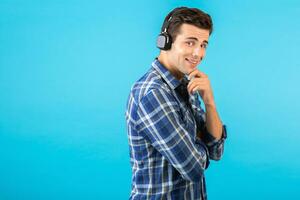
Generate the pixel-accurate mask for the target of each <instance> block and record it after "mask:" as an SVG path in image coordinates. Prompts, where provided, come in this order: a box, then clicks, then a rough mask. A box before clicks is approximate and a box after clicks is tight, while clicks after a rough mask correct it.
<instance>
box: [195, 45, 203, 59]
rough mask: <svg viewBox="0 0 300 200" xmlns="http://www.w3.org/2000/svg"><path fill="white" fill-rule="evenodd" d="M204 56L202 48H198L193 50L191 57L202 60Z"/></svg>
mask: <svg viewBox="0 0 300 200" xmlns="http://www.w3.org/2000/svg"><path fill="white" fill-rule="evenodd" d="M204 55H205V49H204V48H202V47H201V46H198V47H197V48H195V49H194V51H193V55H192V56H193V58H194V59H199V60H202V59H203V57H204Z"/></svg>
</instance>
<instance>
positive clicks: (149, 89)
mask: <svg viewBox="0 0 300 200" xmlns="http://www.w3.org/2000/svg"><path fill="white" fill-rule="evenodd" d="M168 93H169V94H170V93H171V89H170V88H169V86H168V85H167V84H166V83H165V82H164V81H163V79H162V77H161V76H160V75H159V73H158V72H157V71H155V70H154V69H153V68H151V69H150V70H149V71H148V72H147V73H146V74H144V75H143V76H142V77H141V78H140V79H138V80H137V81H136V82H135V83H134V84H133V86H132V87H131V94H132V97H133V98H134V99H135V101H136V103H140V101H141V100H142V99H143V98H145V97H147V96H148V95H150V94H154V95H163V94H168Z"/></svg>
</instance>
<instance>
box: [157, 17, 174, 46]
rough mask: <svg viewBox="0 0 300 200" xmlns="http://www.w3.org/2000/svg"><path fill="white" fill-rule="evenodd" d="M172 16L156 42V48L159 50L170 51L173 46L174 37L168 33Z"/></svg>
mask: <svg viewBox="0 0 300 200" xmlns="http://www.w3.org/2000/svg"><path fill="white" fill-rule="evenodd" d="M172 16H173V15H171V16H170V17H169V19H168V21H167V24H166V27H165V29H164V30H163V32H161V33H160V34H159V35H158V37H157V40H156V46H157V48H159V49H161V50H165V51H166V50H169V49H171V46H172V37H171V36H170V35H169V33H168V27H169V24H170V21H171V19H172Z"/></svg>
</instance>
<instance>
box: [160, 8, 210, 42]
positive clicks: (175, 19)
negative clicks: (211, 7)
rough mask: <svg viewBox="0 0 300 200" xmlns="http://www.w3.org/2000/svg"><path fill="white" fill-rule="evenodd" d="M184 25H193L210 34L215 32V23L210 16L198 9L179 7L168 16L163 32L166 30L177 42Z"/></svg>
mask: <svg viewBox="0 0 300 200" xmlns="http://www.w3.org/2000/svg"><path fill="white" fill-rule="evenodd" d="M170 17H171V18H170ZM182 24H191V25H194V26H196V27H198V28H201V29H205V30H209V34H211V33H212V31H213V23H212V19H211V17H210V15H209V14H207V13H205V12H203V11H201V10H199V9H198V8H188V7H178V8H175V9H173V10H172V11H171V12H170V13H169V14H168V15H167V16H166V18H165V20H164V23H163V25H162V27H161V32H164V31H165V29H166V32H167V33H168V34H169V35H170V36H171V38H172V40H173V41H175V39H176V36H177V35H178V33H179V31H180V26H181V25H182Z"/></svg>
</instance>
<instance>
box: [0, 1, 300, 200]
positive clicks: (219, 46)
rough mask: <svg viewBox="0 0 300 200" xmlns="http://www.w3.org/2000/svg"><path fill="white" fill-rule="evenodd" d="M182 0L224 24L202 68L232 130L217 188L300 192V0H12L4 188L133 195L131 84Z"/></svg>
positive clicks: (30, 194) (0, 153) (2, 67)
mask: <svg viewBox="0 0 300 200" xmlns="http://www.w3.org/2000/svg"><path fill="white" fill-rule="evenodd" d="M181 5H185V6H189V7H198V8H201V9H203V10H204V11H206V12H208V13H209V14H210V15H211V16H212V18H213V21H214V25H215V29H214V32H213V34H212V36H211V38H210V45H209V48H208V50H207V56H206V59H205V61H204V62H203V63H202V64H201V65H200V66H199V69H201V70H202V71H204V72H205V73H207V74H208V75H209V77H210V80H211V83H212V86H213V89H214V94H215V99H216V102H217V105H218V110H219V113H220V115H221V117H222V120H223V121H224V122H225V123H226V124H227V126H228V134H229V137H228V140H227V143H226V147H225V154H224V157H223V159H222V160H221V161H219V162H212V163H211V165H210V168H209V169H208V170H207V171H206V175H207V187H208V188H207V189H208V197H209V199H210V200H214V199H215V200H217V199H236V200H240V199H245V200H247V199H262V200H264V199H297V198H298V199H299V198H300V194H299V192H298V191H299V185H300V159H299V153H300V151H299V145H298V143H299V139H300V136H299V130H300V125H299V118H300V116H299V115H300V114H299V113H300V107H299V104H298V103H297V102H298V99H299V98H300V90H299V78H298V77H299V72H300V69H299V66H300V61H299V50H300V47H299V46H300V37H299V35H300V26H299V18H300V3H299V1H296V0H294V1H293V0H278V1H274V0H273V1H259V0H251V1H230V0H224V1H216V0H213V1H212V0H210V1H196V0H190V1H186V0H185V1H184V0H182V1H179V0H177V1H175V0H173V1H171V0H168V1H167V0H165V1H162V0H151V1H138V0H132V1H121V0H119V1H105V2H104V1H85V2H83V1H78V0H77V1H69V0H64V1H57V0H53V1H42V0H34V1H33V0H31V1H17V0H0V92H1V96H0V199H1V200H2V199H4V200H6V199H9V200H15V199H32V200H35V199H44V200H47V199H49V200H50V199H127V198H128V197H129V192H130V182H131V169H130V165H129V152H128V143H127V133H126V124H125V118H124V113H125V105H126V101H127V96H128V94H129V90H130V87H131V85H132V84H133V83H134V81H135V80H137V79H138V78H139V77H140V76H141V75H142V74H143V73H145V71H146V70H148V69H149V67H150V64H151V62H152V60H153V59H154V58H155V56H157V55H158V52H159V51H158V49H156V48H155V41H156V37H157V35H158V33H159V30H160V26H161V24H162V22H163V19H164V17H165V15H166V14H167V13H168V12H169V11H170V10H172V9H173V8H175V7H177V6H181ZM297 85H298V86H297Z"/></svg>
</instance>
